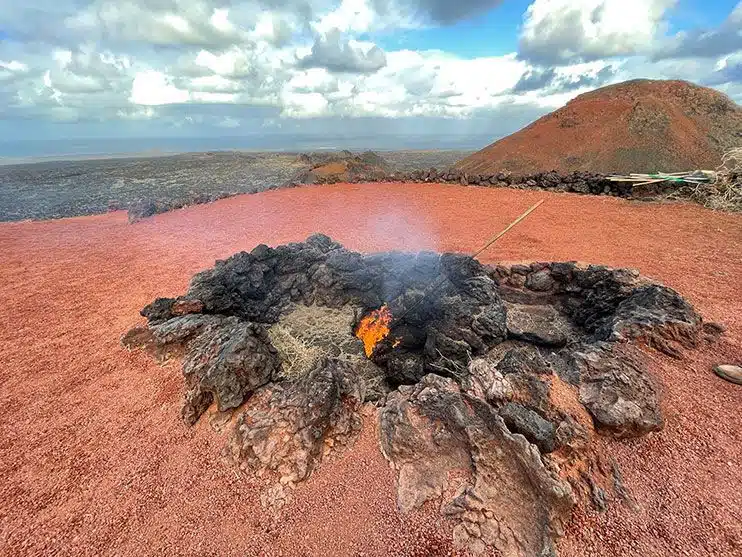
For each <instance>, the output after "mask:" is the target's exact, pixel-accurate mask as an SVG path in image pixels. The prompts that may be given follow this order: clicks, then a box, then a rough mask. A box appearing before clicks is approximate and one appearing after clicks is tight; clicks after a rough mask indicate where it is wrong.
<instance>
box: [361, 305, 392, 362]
mask: <svg viewBox="0 0 742 557" xmlns="http://www.w3.org/2000/svg"><path fill="white" fill-rule="evenodd" d="M391 322H392V312H391V311H390V310H389V308H388V307H387V306H381V307H380V308H379V309H377V310H374V311H372V312H371V313H369V314H368V315H367V316H366V317H364V318H363V319H361V322H360V323H359V324H358V328H356V336H357V337H358V338H359V339H361V340H362V341H363V348H364V349H365V351H366V356H367V357H369V358H370V357H371V354H373V353H374V349H375V348H376V345H377V344H379V342H381V341H382V340H384V339H385V338H386V337H387V336H388V335H389V332H390V329H389V325H390V323H391Z"/></svg>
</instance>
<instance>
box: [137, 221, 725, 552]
mask: <svg viewBox="0 0 742 557" xmlns="http://www.w3.org/2000/svg"><path fill="white" fill-rule="evenodd" d="M442 278H445V280H444V281H443V282H442V284H443V286H442V287H441V288H440V289H438V290H437V291H435V293H432V294H430V293H429V294H428V295H425V292H426V288H427V287H428V286H429V285H430V283H431V282H432V281H433V280H438V279H442ZM382 305H387V307H388V308H390V310H391V312H392V314H393V315H395V316H397V317H400V319H398V321H396V322H393V326H392V327H391V331H390V333H389V335H388V337H386V339H384V340H382V341H381V342H380V343H379V344H378V345H377V347H376V349H375V350H374V351H373V353H372V354H371V357H370V358H367V357H366V356H365V353H364V347H363V344H362V342H361V341H360V340H359V339H357V338H355V336H354V331H355V326H356V325H357V324H358V322H359V321H360V320H361V319H362V318H363V317H364V316H366V315H367V314H368V312H369V311H371V310H373V309H376V308H379V307H380V306H382ZM142 315H144V316H145V317H147V320H148V323H147V326H145V327H136V328H134V329H132V330H131V331H129V332H128V333H127V334H126V335H124V337H123V338H122V343H123V345H124V346H126V347H127V348H129V349H133V348H143V349H145V350H147V351H148V352H149V353H151V354H152V355H153V356H155V357H156V358H158V359H167V358H169V357H179V358H181V359H182V362H183V374H184V377H185V383H186V395H185V403H184V406H183V419H184V420H185V421H186V422H187V423H188V424H193V423H195V422H196V421H197V420H198V419H199V418H200V417H201V416H202V415H203V414H205V413H207V411H208V409H209V407H211V406H213V410H212V412H211V416H219V417H220V422H221V423H228V424H230V425H229V427H231V434H230V441H229V443H228V447H227V452H228V454H229V455H230V457H231V458H232V459H233V460H234V461H235V463H236V464H237V465H238V466H240V467H241V468H242V469H244V470H251V471H253V472H255V473H256V474H258V475H261V476H265V475H266V474H267V475H268V476H271V477H274V478H275V480H276V481H277V482H278V484H280V485H284V486H288V488H289V489H290V487H291V486H293V484H294V483H296V482H299V481H302V480H305V479H306V478H307V477H309V475H310V474H311V473H312V471H313V470H315V469H316V468H317V467H318V466H319V465H320V464H321V463H322V461H323V460H324V459H325V458H327V457H328V456H330V455H332V454H333V453H334V452H336V451H338V450H341V449H342V448H347V447H350V446H352V444H353V441H354V439H355V438H356V436H357V434H358V432H359V431H360V429H361V427H362V425H363V418H362V416H363V415H364V413H365V414H366V415H369V414H375V415H376V416H377V419H378V423H379V431H380V448H381V450H382V452H383V454H384V455H385V456H386V458H387V459H388V460H389V461H390V463H391V464H392V465H393V467H394V468H395V469H396V470H397V471H398V484H397V488H398V505H399V509H400V511H402V512H408V511H410V510H412V509H415V508H418V507H420V506H421V505H422V504H424V503H425V502H426V501H431V500H433V501H437V502H438V504H439V507H440V509H441V511H442V512H443V513H444V514H445V515H447V516H449V517H451V519H452V520H455V521H456V526H455V529H454V542H455V545H456V546H457V547H459V548H468V549H470V550H471V551H473V552H474V553H481V552H483V551H485V550H486V548H487V547H493V548H496V549H497V550H498V551H500V552H502V553H503V554H507V555H518V556H521V555H522V556H527V555H528V556H530V555H551V554H554V551H555V549H554V548H555V545H554V543H555V539H556V538H557V537H558V536H559V535H560V533H561V532H562V529H563V526H564V524H565V522H566V521H567V520H568V519H569V517H570V514H571V510H572V509H573V507H574V506H575V504H579V503H584V504H590V503H591V502H592V504H594V505H597V506H598V507H599V508H603V507H604V506H605V505H606V504H607V502H608V501H609V500H610V499H611V498H612V497H614V496H615V497H619V498H620V497H622V496H624V495H625V492H624V490H623V488H622V486H621V484H620V474H619V473H618V471H617V470H616V469H615V468H614V467H612V466H611V465H609V464H606V463H605V458H606V456H605V455H601V454H600V453H599V452H598V451H597V449H596V444H595V443H594V439H595V436H596V435H597V434H609V435H614V436H618V437H631V436H639V435H643V434H645V433H647V432H649V431H655V430H657V429H660V428H661V427H662V425H663V419H662V414H661V409H660V405H659V391H658V388H657V385H656V384H655V382H654V381H653V379H652V377H651V375H650V374H649V373H648V372H647V364H646V358H645V356H644V355H643V352H641V351H640V350H639V349H638V348H637V347H636V341H638V340H642V341H644V342H646V343H647V344H649V345H651V346H655V347H657V348H659V349H661V350H664V351H665V352H668V353H670V354H673V355H676V356H679V355H681V353H682V350H683V349H685V348H693V347H694V346H697V345H698V344H699V343H701V342H704V341H705V340H706V339H707V338H709V336H713V335H714V334H718V332H719V329H718V328H714V327H712V326H709V325H704V323H703V320H702V319H701V317H700V316H699V315H698V314H697V313H696V312H695V311H694V310H693V308H692V307H691V306H690V305H689V304H688V303H687V302H686V301H685V300H683V298H682V297H681V296H680V295H679V294H678V293H677V292H675V291H674V290H671V289H669V288H667V287H665V286H662V285H659V284H656V283H653V282H650V281H648V280H645V279H643V278H642V277H640V276H638V274H637V273H635V272H632V271H627V270H621V269H610V268H607V267H602V266H581V265H577V264H576V263H572V262H567V263H534V264H531V265H512V266H504V265H497V266H490V267H488V266H484V265H482V264H480V263H479V262H478V261H476V260H474V259H472V258H470V257H467V256H462V255H455V254H436V253H419V254H409V253H407V254H406V253H381V254H369V255H362V254H359V253H355V252H351V251H348V250H346V249H345V248H343V247H342V246H340V245H339V244H337V243H335V242H333V241H332V240H331V239H330V238H327V237H326V236H322V235H315V236H312V237H310V238H308V239H307V240H306V242H303V243H297V244H289V245H287V246H279V247H277V248H270V247H268V246H265V245H261V246H258V247H256V248H255V249H254V250H252V252H250V253H247V252H242V253H239V254H237V255H235V256H233V257H231V258H229V259H228V260H226V261H219V262H217V263H216V265H215V267H214V268H213V269H210V270H207V271H204V272H202V273H200V274H198V275H196V276H195V277H194V278H193V280H192V281H191V284H190V287H189V290H188V292H187V293H186V294H185V295H184V296H181V297H179V298H174V299H172V298H158V299H157V300H155V301H154V302H153V303H152V304H150V305H148V306H147V307H146V308H144V309H143V310H142ZM401 316H404V319H402V318H401ZM292 323H293V324H294V325H295V326H294V328H293V329H292V326H291V325H292ZM275 327H282V328H283V329H282V331H283V333H282V334H283V335H284V336H285V335H286V334H292V333H291V331H292V330H293V331H294V332H295V334H296V336H297V342H296V344H295V347H299V348H298V349H297V350H301V346H303V345H305V346H309V347H311V348H312V350H313V351H316V353H318V354H319V356H318V357H313V358H312V359H310V360H309V361H311V364H310V365H309V366H308V367H307V368H306V370H305V371H304V373H303V374H302V375H298V376H297V375H291V376H288V375H287V374H286V372H285V371H286V366H285V364H286V361H285V360H286V358H287V354H286V352H285V350H281V349H280V348H281V347H280V346H275V345H274V343H273V342H272V339H273V338H276V337H275V335H273V334H272V333H273V331H274V328H275ZM332 327H334V328H335V330H333V329H332ZM306 329H311V330H310V331H309V332H308V333H306V334H304V333H302V331H305V330H306ZM287 331H288V333H287ZM324 337H327V338H324ZM314 353H315V352H313V354H314ZM279 499H280V501H281V502H282V503H285V502H286V500H287V496H286V493H285V489H284V488H281V497H279V498H276V497H273V496H270V497H266V500H279Z"/></svg>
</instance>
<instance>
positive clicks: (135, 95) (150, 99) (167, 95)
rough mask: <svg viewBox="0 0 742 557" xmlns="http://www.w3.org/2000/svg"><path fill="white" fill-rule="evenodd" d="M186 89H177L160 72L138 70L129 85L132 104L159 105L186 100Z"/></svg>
mask: <svg viewBox="0 0 742 557" xmlns="http://www.w3.org/2000/svg"><path fill="white" fill-rule="evenodd" d="M189 99H190V94H189V93H188V91H184V90H183V89H178V88H177V87H175V86H174V85H173V84H172V83H170V80H169V79H168V77H167V76H166V75H165V74H163V73H162V72H158V71H154V70H148V71H143V72H138V73H137V74H136V76H135V77H134V81H133V82H132V85H131V97H130V100H131V102H132V103H134V104H141V105H161V104H174V103H184V102H188V100H189Z"/></svg>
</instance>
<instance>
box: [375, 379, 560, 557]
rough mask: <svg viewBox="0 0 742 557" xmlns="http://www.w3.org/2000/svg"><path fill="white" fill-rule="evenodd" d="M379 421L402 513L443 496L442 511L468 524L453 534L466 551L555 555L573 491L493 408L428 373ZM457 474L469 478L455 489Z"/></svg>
mask: <svg viewBox="0 0 742 557" xmlns="http://www.w3.org/2000/svg"><path fill="white" fill-rule="evenodd" d="M379 421H380V432H381V433H380V435H381V447H382V450H383V452H384V455H385V456H386V457H387V458H388V459H389V460H390V462H392V463H393V465H394V467H395V468H396V469H397V470H398V473H399V479H398V504H399V507H400V509H401V510H402V511H403V512H407V511H411V510H413V509H415V508H418V507H420V506H421V505H422V504H423V503H425V502H426V501H428V500H431V499H435V500H440V499H441V498H443V506H442V511H443V513H444V514H446V515H449V516H456V517H459V518H460V519H461V521H462V522H461V523H460V524H459V525H458V526H457V527H456V530H455V531H454V541H455V543H456V545H458V546H459V548H461V549H463V548H469V549H470V550H472V551H473V552H475V553H482V552H484V550H485V547H486V546H491V547H494V548H496V549H497V550H499V551H500V552H502V553H503V554H504V555H512V556H523V557H526V556H533V555H548V554H553V553H554V538H555V537H556V536H557V535H559V534H560V533H561V532H562V526H563V524H564V522H565V521H566V520H567V519H568V518H569V514H570V511H571V509H572V506H573V505H574V498H573V495H572V489H571V487H570V485H569V483H567V482H565V481H564V480H562V479H561V478H560V477H559V476H558V474H556V473H555V472H554V471H553V470H550V469H549V468H548V467H547V466H546V465H545V464H544V462H543V461H542V459H541V454H540V453H539V451H538V449H537V448H536V446H535V445H532V444H531V443H529V442H528V441H527V440H526V438H525V437H523V436H522V435H518V434H513V433H511V432H510V431H509V429H508V427H507V426H506V425H505V422H504V421H503V419H502V418H501V417H500V416H499V415H498V414H497V412H496V411H495V410H494V409H493V408H492V407H491V406H490V405H488V404H487V403H486V402H484V401H483V400H481V399H478V398H475V397H470V396H468V395H466V394H464V393H462V392H461V390H460V388H459V385H458V384H457V383H456V382H455V381H453V380H452V379H447V378H443V377H439V376H437V375H427V376H425V377H424V378H423V379H422V380H421V381H420V383H418V384H417V385H415V386H403V387H400V388H399V389H398V390H397V391H396V392H394V393H392V394H390V395H389V397H388V399H387V403H386V405H385V406H384V407H383V408H382V409H381V411H380V414H379ZM454 473H456V475H457V476H458V477H460V478H463V479H462V480H459V481H458V482H457V483H456V484H453V482H452V481H451V480H450V477H451V475H452V474H454ZM452 491H453V493H451V492H452Z"/></svg>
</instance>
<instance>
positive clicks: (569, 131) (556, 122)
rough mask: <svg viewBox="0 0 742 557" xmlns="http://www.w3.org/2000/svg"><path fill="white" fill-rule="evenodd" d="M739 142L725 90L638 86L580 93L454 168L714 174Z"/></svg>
mask: <svg viewBox="0 0 742 557" xmlns="http://www.w3.org/2000/svg"><path fill="white" fill-rule="evenodd" d="M740 136H742V108H740V107H739V106H738V105H737V104H735V103H734V102H733V101H731V100H730V99H729V98H728V97H727V96H726V95H724V94H722V93H720V92H719V91H716V90H714V89H709V88H706V87H700V86H698V85H693V84H691V83H688V82H686V81H652V80H634V81H627V82H624V83H619V84H617V85H610V86H608V87H603V88H601V89H596V90H595V91H591V92H589V93H585V94H584V95H580V96H578V97H576V98H575V99H573V100H572V101H570V102H569V103H567V105H566V106H565V107H563V108H561V109H559V110H557V111H555V112H552V113H551V114H547V115H546V116H544V117H543V118H541V119H539V120H537V121H536V122H534V123H532V124H531V125H530V126H528V127H526V128H524V129H522V130H520V131H519V132H516V133H514V134H512V135H510V136H508V137H505V138H503V139H501V140H499V141H497V142H496V143H493V144H492V145H490V146H489V147H485V148H484V149H483V150H481V151H479V152H478V153H474V154H473V155H470V156H469V157H467V158H466V159H464V160H462V161H460V162H459V163H458V164H457V165H456V168H459V169H460V170H463V171H465V172H468V173H471V174H492V173H496V172H500V171H503V170H509V171H512V172H515V173H518V174H526V173H535V172H548V171H550V170H559V171H562V172H570V171H573V170H587V171H591V172H624V173H629V172H657V171H660V172H678V171H685V170H696V169H709V170H710V169H715V168H716V167H717V166H719V164H720V163H721V155H722V154H723V153H724V151H726V150H728V149H730V148H732V147H736V146H738V145H739V141H740V139H739V138H740Z"/></svg>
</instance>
